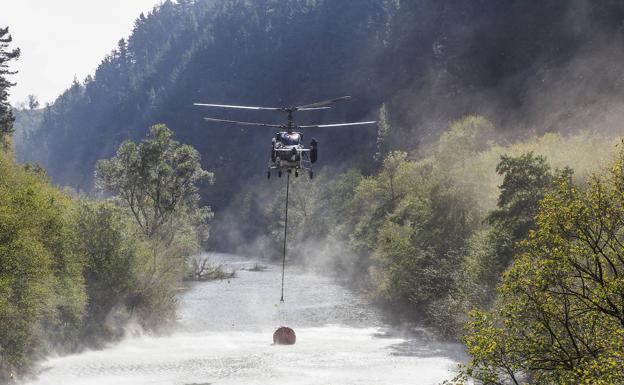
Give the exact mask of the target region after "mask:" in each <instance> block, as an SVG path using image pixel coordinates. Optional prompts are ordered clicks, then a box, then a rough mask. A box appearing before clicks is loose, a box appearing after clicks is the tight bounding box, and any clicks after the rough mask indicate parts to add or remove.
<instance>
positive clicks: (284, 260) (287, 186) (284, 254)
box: [280, 170, 290, 302]
mask: <svg viewBox="0 0 624 385" xmlns="http://www.w3.org/2000/svg"><path fill="white" fill-rule="evenodd" d="M288 171H290V170H288ZM289 187H290V172H287V173H286V215H285V216H284V250H283V256H282V298H281V299H280V302H284V271H285V268H286V238H287V235H288V190H289Z"/></svg>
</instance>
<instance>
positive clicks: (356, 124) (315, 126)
mask: <svg viewBox="0 0 624 385" xmlns="http://www.w3.org/2000/svg"><path fill="white" fill-rule="evenodd" d="M375 123H377V121H375V120H371V121H369V122H353V123H335V124H311V125H305V126H297V127H298V128H325V127H344V126H362V125H365V124H375Z"/></svg>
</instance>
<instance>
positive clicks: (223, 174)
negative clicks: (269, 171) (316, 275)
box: [0, 0, 624, 385]
mask: <svg viewBox="0 0 624 385" xmlns="http://www.w3.org/2000/svg"><path fill="white" fill-rule="evenodd" d="M622 25H624V4H622V3H620V2H618V1H602V2H592V1H589V0H585V1H583V0H579V1H572V2H570V1H563V0H553V1H547V2H530V1H519V0H518V1H514V0H510V1H494V0H492V1H460V2H457V1H446V0H442V1H439V0H438V1H434V0H422V1H400V0H364V1H358V2H346V1H344V2H343V1H323V0H317V1H310V0H306V1H304V0H285V1H273V0H262V1H253V2H250V1H242V0H228V1H212V0H195V1H193V0H178V1H176V2H173V1H170V0H166V1H164V2H162V4H160V5H159V6H157V7H155V8H154V9H153V11H151V12H149V13H147V14H141V15H140V16H139V17H138V18H137V19H136V21H135V24H134V28H133V30H132V34H131V35H130V36H129V37H128V38H123V39H121V40H119V42H118V44H117V47H116V48H115V49H114V50H113V51H112V52H111V53H110V54H109V55H107V56H106V57H105V58H104V59H103V60H102V62H101V63H100V65H99V66H98V68H97V70H96V71H95V73H94V74H93V75H90V76H88V77H87V78H86V79H83V80H78V79H76V80H75V81H74V83H73V84H71V85H70V86H69V88H68V89H67V90H66V91H65V92H64V93H62V94H61V95H60V96H59V97H58V98H57V99H56V100H55V101H54V102H53V103H51V104H48V105H46V106H43V107H42V108H38V107H37V106H31V107H32V108H19V109H15V108H11V107H10V106H9V105H8V102H7V101H6V100H7V93H8V92H9V90H10V88H11V86H12V83H10V81H9V80H7V79H8V77H7V75H10V72H11V69H10V68H9V67H8V63H9V62H12V67H14V68H16V69H19V61H18V60H17V59H18V58H19V50H18V49H17V48H15V47H12V45H11V38H10V35H9V33H8V29H6V30H5V29H2V30H0V42H1V44H2V45H1V46H0V48H1V55H0V75H1V76H2V77H1V81H0V89H1V90H2V93H1V94H0V102H1V103H0V135H2V143H3V149H2V151H0V176H1V178H0V230H1V231H0V237H1V238H0V255H1V257H2V259H1V260H0V291H1V292H2V293H3V295H2V298H4V300H2V301H0V319H1V320H2V321H1V322H2V324H3V325H10V326H7V327H3V328H2V329H0V382H2V381H3V380H4V381H8V380H9V379H10V378H12V376H14V375H22V374H24V373H28V372H29V371H31V370H32V368H33V365H35V364H36V362H37V361H38V360H39V359H40V358H42V357H44V356H45V355H46V354H47V353H48V352H50V351H64V352H72V351H77V350H79V349H81V348H84V347H89V346H98V345H101V344H103V343H104V342H106V341H110V340H115V339H119V338H121V337H122V334H123V330H125V326H127V325H128V324H129V323H137V324H139V325H140V326H141V327H142V328H144V329H146V330H154V331H158V330H163V329H166V328H167V325H169V324H171V323H172V322H174V320H175V315H176V300H175V298H176V297H175V295H176V292H177V290H178V289H179V287H180V286H181V285H182V281H183V280H184V279H188V278H189V274H191V275H192V272H190V273H189V266H190V264H192V263H191V262H192V257H193V256H194V255H196V254H197V253H198V252H199V251H200V250H202V249H205V250H213V251H224V252H230V253H240V254H244V255H254V256H261V257H265V258H269V259H270V258H278V257H279V255H280V252H281V248H280V247H281V246H280V245H281V242H282V236H283V226H284V212H283V204H284V200H285V194H286V192H285V189H284V183H283V182H284V181H283V179H277V178H272V179H270V180H268V181H267V180H266V176H265V175H266V174H265V171H266V170H265V168H266V157H267V156H268V145H269V143H268V142H269V140H270V138H271V135H272V134H273V132H272V131H270V130H267V129H264V128H255V127H254V128H249V129H238V128H232V127H229V126H221V125H209V124H208V123H206V122H204V121H203V120H202V119H201V118H202V116H206V115H205V114H206V113H207V112H206V111H203V110H200V109H198V108H197V107H195V106H193V103H194V102H208V103H228V104H252V105H268V106H271V105H275V106H280V105H297V104H302V103H306V102H310V101H314V100H317V99H318V100H321V99H326V98H327V97H333V96H340V95H342V94H346V93H348V94H351V95H353V96H354V99H353V101H352V102H349V103H345V104H342V105H340V106H338V105H337V106H336V107H335V108H334V109H332V110H331V111H326V112H325V111H324V112H322V113H319V112H315V113H314V115H301V116H298V118H299V119H301V120H302V121H305V122H312V121H314V122H329V121H339V120H345V121H346V120H364V119H366V120H368V119H371V120H372V119H374V120H377V121H378V124H377V125H376V126H373V127H371V128H361V127H358V128H344V129H340V130H335V131H328V130H325V131H317V132H310V133H307V132H306V135H307V136H312V135H314V137H315V138H317V139H318V140H319V143H320V146H321V147H320V148H321V150H320V151H321V152H320V154H321V155H320V157H321V162H320V163H321V166H320V167H321V169H320V170H319V171H318V173H317V176H316V177H315V178H314V179H313V180H309V179H308V178H302V177H300V178H297V179H291V183H292V186H291V201H290V205H291V206H290V207H291V211H290V213H289V218H288V224H289V239H288V242H289V244H291V245H296V251H295V252H292V253H291V255H290V256H289V263H290V262H293V263H296V264H299V265H301V266H304V267H306V268H307V269H311V270H316V271H320V272H322V273H323V274H327V275H330V276H332V277H334V278H335V279H337V280H339V281H340V282H342V283H343V284H344V285H347V286H351V287H356V288H357V289H358V290H362V291H364V292H365V293H366V294H367V296H368V297H369V298H370V299H371V300H372V301H373V302H374V303H375V304H376V305H377V306H379V307H380V308H382V309H386V310H387V312H388V313H390V314H391V315H392V317H393V319H394V320H395V321H394V322H399V323H401V322H416V323H418V324H420V325H424V326H426V327H428V328H430V329H431V330H433V331H434V332H435V333H436V335H437V336H438V337H439V338H442V339H445V340H449V341H460V342H461V343H463V344H464V346H465V350H466V352H467V353H468V355H469V361H467V362H466V363H464V364H461V365H460V367H459V368H458V370H457V376H456V377H455V378H454V379H453V380H452V381H450V382H448V383H452V384H456V385H459V384H468V383H471V381H473V383H478V384H488V385H489V384H491V385H494V384H516V385H517V384H526V383H528V384H579V383H589V384H605V385H606V384H617V383H624V370H622V367H624V342H623V341H624V339H623V338H624V300H623V298H624V291H623V290H624V280H623V279H622V273H623V271H622V270H623V269H624V245H623V244H622V237H623V235H624V234H623V231H624V198H623V197H624V191H623V189H624V184H623V183H622V181H623V180H624V149H623V148H622V146H623V145H624V144H622V142H621V132H622V131H621V123H620V122H621V121H622V117H623V113H622V108H621V102H620V100H621V98H622V96H624V95H622V89H624V88H622V87H621V85H622V81H623V80H622V79H624V78H622V76H621V69H620V63H621V62H622V61H621V59H622V58H624V56H623V55H622V54H623V53H624V52H623V51H622V47H621V42H622V41H623V39H624V28H622ZM309 114H312V113H309ZM218 117H223V118H234V117H235V118H236V119H240V120H246V119H247V120H254V121H258V120H259V121H270V120H271V119H273V121H274V122H277V120H276V119H278V118H279V116H272V115H266V112H250V113H245V114H237V115H228V114H222V115H219V116H218ZM14 120H15V122H13V121H14ZM206 170H209V171H206ZM181 179H183V180H184V181H185V182H181V181H180V180H181ZM163 181H165V182H163ZM161 189H162V191H164V192H163V193H162V194H161ZM208 230H210V231H208ZM208 234H209V235H210V236H208ZM191 270H192V269H191ZM112 299H113V300H112Z"/></svg>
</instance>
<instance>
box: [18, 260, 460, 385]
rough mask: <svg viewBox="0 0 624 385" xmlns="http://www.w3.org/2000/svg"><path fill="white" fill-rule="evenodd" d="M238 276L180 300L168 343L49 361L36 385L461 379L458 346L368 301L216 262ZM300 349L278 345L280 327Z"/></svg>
mask: <svg viewBox="0 0 624 385" xmlns="http://www.w3.org/2000/svg"><path fill="white" fill-rule="evenodd" d="M211 258H212V259H213V260H214V261H218V262H220V263H224V264H226V265H227V266H228V267H229V268H235V269H237V277H236V278H233V279H230V280H222V281H212V282H199V283H194V284H193V285H192V286H191V288H190V289H189V290H187V291H185V292H183V293H182V294H181V295H180V304H179V322H178V326H177V328H176V330H175V331H174V332H172V333H171V334H169V335H167V336H161V337H154V336H147V335H142V336H135V337H130V338H126V339H124V340H123V341H121V342H120V343H117V344H114V345H111V346H110V347H108V348H106V349H103V350H97V351H87V352H83V353H80V354H76V355H70V356H63V357H53V358H49V359H48V360H47V361H45V362H44V363H43V365H42V370H41V372H40V374H39V376H38V377H37V379H36V380H35V381H33V382H31V383H30V384H31V385H44V384H45V385H104V384H106V385H125V384H128V385H129V384H132V385H141V384H162V385H208V384H214V385H216V384H223V385H226V384H276V385H277V384H294V385H304V384H306V385H308V384H309V385H312V384H319V385H320V384H323V385H326V384H358V385H365V384H375V385H379V384H392V385H400V384H419V385H428V384H438V383H439V382H441V381H442V380H444V379H447V378H450V377H452V372H453V370H454V368H455V366H456V362H457V361H456V360H458V359H461V348H460V347H459V346H457V345H452V344H443V343H438V342H436V341H435V339H433V338H432V337H431V336H430V335H429V334H428V333H427V332H426V330H420V329H414V328H409V330H407V328H400V329H399V328H393V327H391V326H389V325H388V324H386V323H385V322H384V321H383V317H382V316H381V314H380V313H379V312H378V311H377V310H374V308H372V307H371V306H370V305H369V304H368V303H367V301H366V299H365V297H364V296H362V295H359V294H358V293H354V292H352V291H350V290H348V289H346V288H344V287H343V286H340V285H338V284H336V283H334V282H333V281H332V280H331V279H330V278H327V277H324V276H322V275H319V274H313V273H306V272H304V271H300V270H298V269H296V268H292V269H291V268H287V269H286V290H285V295H284V297H285V302H284V303H283V304H280V303H279V294H280V293H279V288H280V280H281V275H280V274H281V266H276V265H267V264H264V265H266V266H267V267H268V268H267V269H266V270H265V271H249V270H245V269H247V268H249V267H250V266H253V265H254V264H255V263H256V261H250V260H245V259H242V258H240V257H235V256H229V255H225V254H212V255H211ZM280 325H287V326H290V327H292V328H293V329H294V330H295V332H296V334H297V343H296V344H295V345H292V346H276V345H272V334H273V331H274V330H275V329H276V327H277V326H280Z"/></svg>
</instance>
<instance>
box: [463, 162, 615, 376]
mask: <svg viewBox="0 0 624 385" xmlns="http://www.w3.org/2000/svg"><path fill="white" fill-rule="evenodd" d="M623 180H624V152H620V155H619V158H618V159H617V160H616V162H614V164H613V165H612V167H610V168H609V169H608V170H606V172H604V173H602V174H595V175H593V177H592V178H591V180H590V181H589V183H588V185H587V186H586V187H581V186H577V185H576V184H575V183H573V182H572V179H571V178H570V175H569V173H567V174H563V175H560V176H559V177H558V178H557V179H556V188H555V189H554V190H553V191H551V192H548V193H547V194H546V195H545V196H544V198H543V200H542V201H541V203H540V208H539V211H538V213H537V216H536V223H537V228H536V230H534V231H530V232H529V237H528V240H526V241H525V242H523V245H522V246H523V253H522V254H521V255H520V256H519V257H518V259H517V260H516V261H515V262H514V263H513V265H512V267H511V268H510V270H509V271H508V272H507V273H506V274H505V276H504V278H503V281H502V284H501V287H500V290H499V295H498V298H497V301H496V305H495V307H494V309H493V310H492V311H491V312H483V311H478V312H474V313H473V314H472V318H471V321H470V322H469V323H468V324H467V333H466V336H465V338H464V342H465V343H466V346H467V350H468V353H470V354H471V355H472V360H471V362H470V364H469V365H468V366H467V367H465V368H464V371H463V375H464V376H465V377H467V376H471V377H473V378H475V379H476V380H478V381H479V383H483V384H520V383H526V382H529V383H535V384H581V383H587V384H604V385H606V384H620V383H623V382H624V370H622V367H623V365H624V301H623V300H622V298H624V244H623V241H622V237H623V234H624V184H623V183H622V181H623Z"/></svg>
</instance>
